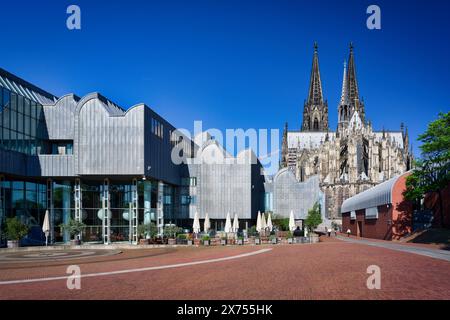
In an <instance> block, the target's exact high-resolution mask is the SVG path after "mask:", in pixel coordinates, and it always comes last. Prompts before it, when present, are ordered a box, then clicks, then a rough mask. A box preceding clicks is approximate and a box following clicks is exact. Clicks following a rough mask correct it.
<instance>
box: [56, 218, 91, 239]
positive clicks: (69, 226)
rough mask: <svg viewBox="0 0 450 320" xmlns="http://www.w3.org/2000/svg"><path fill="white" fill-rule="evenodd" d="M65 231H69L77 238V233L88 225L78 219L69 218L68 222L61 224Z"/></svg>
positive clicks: (71, 235) (72, 236)
mask: <svg viewBox="0 0 450 320" xmlns="http://www.w3.org/2000/svg"><path fill="white" fill-rule="evenodd" d="M59 227H60V228H61V229H62V230H63V231H67V232H68V233H69V234H70V237H71V238H75V236H76V235H78V234H80V233H81V232H83V230H84V228H86V225H85V224H84V223H83V222H81V221H78V220H75V219H69V221H67V223H66V224H61V225H60V226H59Z"/></svg>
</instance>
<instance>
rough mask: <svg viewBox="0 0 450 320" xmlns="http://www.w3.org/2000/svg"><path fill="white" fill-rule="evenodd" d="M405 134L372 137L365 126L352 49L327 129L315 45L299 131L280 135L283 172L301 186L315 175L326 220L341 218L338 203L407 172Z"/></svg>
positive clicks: (383, 133) (381, 133)
mask: <svg viewBox="0 0 450 320" xmlns="http://www.w3.org/2000/svg"><path fill="white" fill-rule="evenodd" d="M409 147H410V146H409V137H408V129H407V128H405V126H404V125H403V124H401V126H400V130H399V131H386V130H384V129H383V130H382V131H375V130H374V129H373V127H372V124H371V123H370V121H367V120H366V113H365V106H364V101H362V100H361V99H360V96H359V88H358V82H357V78H356V66H355V58H354V52H353V46H352V45H350V54H349V58H348V67H347V64H346V63H344V75H343V81H342V92H341V99H340V102H339V105H338V124H337V129H336V131H331V130H329V127H328V106H327V102H326V100H324V98H323V90H322V83H321V80H320V70H319V57H318V49H317V44H315V45H314V57H313V66H312V71H311V80H310V86H309V94H308V99H307V101H306V102H305V104H304V110H303V122H302V128H301V130H300V131H289V130H288V125H287V123H286V125H285V128H284V132H283V143H282V154H281V161H280V164H281V167H288V168H289V169H290V170H292V172H293V173H294V174H295V176H296V177H297V180H299V181H300V182H302V181H305V180H306V179H308V178H310V177H311V176H314V175H318V176H319V179H320V188H321V190H322V191H323V193H324V195H325V206H326V208H325V214H326V216H327V217H328V218H330V219H336V218H339V217H340V207H341V205H342V202H343V201H344V200H345V199H347V198H349V197H351V196H353V195H355V194H357V193H359V192H362V191H364V190H367V189H369V188H371V187H373V186H375V185H376V184H379V183H381V182H383V181H386V180H388V179H390V178H392V177H394V176H396V175H399V174H401V173H403V172H405V171H407V170H409V169H410V168H411V165H412V160H413V156H412V152H411V151H410V149H409Z"/></svg>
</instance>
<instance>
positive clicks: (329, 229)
mask: <svg viewBox="0 0 450 320" xmlns="http://www.w3.org/2000/svg"><path fill="white" fill-rule="evenodd" d="M327 232H328V238H329V237H331V228H327Z"/></svg>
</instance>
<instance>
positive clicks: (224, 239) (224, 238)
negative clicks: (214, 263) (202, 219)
mask: <svg viewBox="0 0 450 320" xmlns="http://www.w3.org/2000/svg"><path fill="white" fill-rule="evenodd" d="M220 244H221V245H222V246H226V245H227V237H226V236H222V238H220Z"/></svg>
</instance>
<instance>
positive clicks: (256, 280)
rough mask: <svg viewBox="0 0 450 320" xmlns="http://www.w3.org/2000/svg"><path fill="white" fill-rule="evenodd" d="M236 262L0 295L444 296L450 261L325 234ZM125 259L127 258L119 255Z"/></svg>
mask: <svg viewBox="0 0 450 320" xmlns="http://www.w3.org/2000/svg"><path fill="white" fill-rule="evenodd" d="M268 247H271V246H245V247H212V248H176V249H173V250H168V251H165V252H158V254H155V255H153V256H152V255H150V253H151V252H154V253H156V252H155V251H151V250H149V255H146V254H144V253H143V252H141V253H140V254H137V253H136V252H138V251H136V250H135V251H134V253H133V255H135V257H130V256H127V254H129V253H128V252H124V253H123V255H122V257H123V258H124V259H122V260H118V259H117V256H115V257H114V258H113V257H109V259H111V261H107V260H106V261H105V258H103V260H102V262H99V263H95V261H89V263H85V262H84V261H83V262H80V261H78V262H76V263H78V264H79V265H80V267H81V270H82V273H83V274H86V273H93V272H108V271H113V270H116V271H117V270H124V269H132V268H142V267H149V266H163V265H168V264H174V263H185V262H192V261H202V260H205V259H214V258H220V257H227V256H233V255H238V254H242V253H248V252H253V251H257V250H260V249H262V248H268ZM271 248H273V249H272V250H271V251H269V252H265V253H262V254H259V255H254V256H248V257H243V258H240V259H236V260H229V261H221V262H214V263H210V264H201V265H195V266H187V267H180V268H173V269H164V270H151V271H144V272H135V273H127V274H119V275H106V276H100V277H92V278H82V279H81V290H68V289H67V287H66V280H55V281H46V282H38V283H25V284H9V285H1V284H0V299H182V300H189V299H246V300H247V299H269V300H272V299H450V263H449V262H447V261H443V260H438V259H434V258H430V257H426V256H420V255H416V254H411V253H407V252H400V251H394V250H390V249H387V248H380V247H372V246H367V245H363V244H356V243H349V242H343V241H340V240H337V239H325V242H321V243H318V244H303V245H301V244H300V245H276V246H272V247H271ZM125 258H126V259H125ZM370 265H377V266H379V267H380V269H381V289H380V290H369V289H368V288H367V286H366V282H367V278H368V277H369V274H367V267H368V266H370ZM2 269H3V270H1V271H0V281H5V280H12V279H29V278H33V279H34V278H39V277H49V276H64V275H66V274H65V271H66V265H64V266H63V265H56V266H50V265H49V266H42V265H41V266H40V267H31V266H30V267H27V268H22V269H18V268H9V269H8V268H7V267H6V266H4V265H3V266H2Z"/></svg>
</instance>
